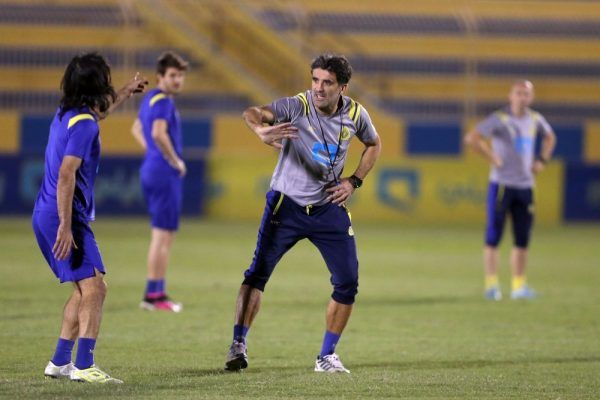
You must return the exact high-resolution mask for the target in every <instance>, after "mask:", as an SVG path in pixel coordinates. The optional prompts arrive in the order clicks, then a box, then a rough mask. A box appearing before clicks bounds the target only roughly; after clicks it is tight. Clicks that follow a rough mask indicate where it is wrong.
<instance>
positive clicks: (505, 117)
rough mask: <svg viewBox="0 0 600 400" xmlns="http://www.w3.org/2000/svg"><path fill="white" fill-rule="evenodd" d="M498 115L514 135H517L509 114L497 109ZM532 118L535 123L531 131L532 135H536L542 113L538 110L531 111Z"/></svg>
mask: <svg viewBox="0 0 600 400" xmlns="http://www.w3.org/2000/svg"><path fill="white" fill-rule="evenodd" d="M496 115H497V116H498V118H500V121H502V123H503V124H504V125H505V126H506V128H507V129H508V130H509V131H510V132H511V134H512V135H515V134H516V132H514V128H513V127H512V126H511V125H510V124H509V118H510V117H509V115H508V113H506V112H504V111H496ZM530 115H531V119H532V120H533V124H531V132H529V135H530V136H535V134H536V133H537V128H538V121H539V119H540V113H538V112H536V111H531V114H530Z"/></svg>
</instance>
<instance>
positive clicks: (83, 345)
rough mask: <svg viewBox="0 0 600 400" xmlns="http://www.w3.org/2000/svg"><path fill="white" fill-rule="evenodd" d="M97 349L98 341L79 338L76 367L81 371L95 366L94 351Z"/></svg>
mask: <svg viewBox="0 0 600 400" xmlns="http://www.w3.org/2000/svg"><path fill="white" fill-rule="evenodd" d="M95 348H96V339H90V338H79V340H77V357H76V358H75V366H76V367H77V368H79V369H86V368H89V367H91V366H92V365H94V349H95Z"/></svg>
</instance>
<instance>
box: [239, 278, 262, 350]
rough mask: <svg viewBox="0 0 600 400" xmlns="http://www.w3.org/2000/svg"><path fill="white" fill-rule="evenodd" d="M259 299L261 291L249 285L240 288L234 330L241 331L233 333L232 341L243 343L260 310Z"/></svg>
mask: <svg viewBox="0 0 600 400" xmlns="http://www.w3.org/2000/svg"><path fill="white" fill-rule="evenodd" d="M261 298H262V291H260V290H258V289H256V288H253V287H252V286H250V285H242V286H240V291H239V293H238V297H237V302H236V309H235V327H234V330H235V329H241V331H239V332H234V340H238V341H245V338H246V333H247V332H248V330H249V329H250V326H252V321H254V317H256V314H258V311H259V310H260V301H261Z"/></svg>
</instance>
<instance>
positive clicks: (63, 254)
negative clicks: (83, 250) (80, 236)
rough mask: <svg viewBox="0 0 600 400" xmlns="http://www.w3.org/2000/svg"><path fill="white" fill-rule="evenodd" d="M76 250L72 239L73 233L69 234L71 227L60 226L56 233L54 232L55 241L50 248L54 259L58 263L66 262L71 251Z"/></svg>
mask: <svg viewBox="0 0 600 400" xmlns="http://www.w3.org/2000/svg"><path fill="white" fill-rule="evenodd" d="M72 248H75V249H76V248H77V245H76V244H75V240H74V239H73V232H71V226H70V224H69V226H66V225H64V224H60V225H59V226H58V231H57V232H56V241H55V242H54V246H52V253H53V254H54V258H56V259H57V260H59V261H62V260H66V259H67V257H69V255H70V254H71V249H72Z"/></svg>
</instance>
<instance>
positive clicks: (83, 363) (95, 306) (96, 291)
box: [75, 270, 106, 369]
mask: <svg viewBox="0 0 600 400" xmlns="http://www.w3.org/2000/svg"><path fill="white" fill-rule="evenodd" d="M76 285H77V287H78V288H79V291H80V292H81V300H80V302H79V311H78V314H77V316H78V320H79V340H78V342H77V358H76V360H75V366H76V367H77V368H78V369H87V368H90V367H91V366H92V365H94V349H95V347H96V338H97V337H98V332H99V331H100V323H101V321H102V306H103V304H104V299H105V298H106V283H105V282H104V278H103V275H102V274H101V273H99V272H98V271H97V270H96V275H95V276H93V277H91V278H86V279H83V280H81V281H79V282H77V283H76Z"/></svg>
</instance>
